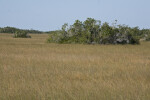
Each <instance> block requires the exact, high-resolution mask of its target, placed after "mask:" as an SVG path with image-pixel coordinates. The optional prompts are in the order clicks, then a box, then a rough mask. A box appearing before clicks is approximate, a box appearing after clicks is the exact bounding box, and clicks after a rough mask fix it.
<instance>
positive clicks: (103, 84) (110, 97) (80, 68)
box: [0, 34, 150, 100]
mask: <svg viewBox="0 0 150 100" xmlns="http://www.w3.org/2000/svg"><path fill="white" fill-rule="evenodd" d="M31 36H32V38H31V39H19V38H12V36H11V35H10V34H0V100H150V42H142V43H141V45H82V44H48V43H46V39H47V37H48V35H46V34H42V35H31Z"/></svg>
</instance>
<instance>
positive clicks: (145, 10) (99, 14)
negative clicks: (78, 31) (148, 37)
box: [0, 0, 150, 31]
mask: <svg viewBox="0 0 150 100" xmlns="http://www.w3.org/2000/svg"><path fill="white" fill-rule="evenodd" d="M149 5H150V0H0V27H6V26H11V27H17V28H21V29H35V30H40V31H52V30H59V29H61V26H62V25H63V24H64V23H68V24H70V25H71V24H73V23H74V21H75V20H77V19H78V20H81V21H85V20H86V19H87V18H89V17H90V18H94V19H96V20H101V21H102V23H103V22H108V23H110V25H111V23H113V22H114V21H115V20H118V24H125V25H129V26H130V27H136V26H139V28H141V29H142V28H148V29H150V6H149Z"/></svg>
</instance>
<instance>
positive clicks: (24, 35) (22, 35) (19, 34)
mask: <svg viewBox="0 0 150 100" xmlns="http://www.w3.org/2000/svg"><path fill="white" fill-rule="evenodd" d="M13 37H14V38H31V36H29V35H28V34H27V32H26V31H16V32H15V33H14V36H13Z"/></svg>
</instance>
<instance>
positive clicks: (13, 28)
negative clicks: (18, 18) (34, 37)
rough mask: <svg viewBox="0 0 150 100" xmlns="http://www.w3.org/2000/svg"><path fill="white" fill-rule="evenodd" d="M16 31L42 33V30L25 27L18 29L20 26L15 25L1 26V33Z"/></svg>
mask: <svg viewBox="0 0 150 100" xmlns="http://www.w3.org/2000/svg"><path fill="white" fill-rule="evenodd" d="M16 31H24V32H27V33H36V34H40V33H42V32H41V31H38V30H33V29H31V30H24V29H18V28H15V27H4V28H0V33H11V34H12V33H15V32H16Z"/></svg>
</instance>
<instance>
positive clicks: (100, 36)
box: [48, 18, 150, 44]
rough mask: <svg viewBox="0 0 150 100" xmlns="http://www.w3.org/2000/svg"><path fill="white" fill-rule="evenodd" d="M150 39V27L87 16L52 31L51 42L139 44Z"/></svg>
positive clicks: (49, 40) (49, 39)
mask: <svg viewBox="0 0 150 100" xmlns="http://www.w3.org/2000/svg"><path fill="white" fill-rule="evenodd" d="M140 39H143V40H150V29H142V30H141V29H139V28H138V27H133V28H132V27H129V26H126V25H117V20H116V21H115V22H114V23H113V24H112V25H109V24H108V23H107V22H105V23H103V24H102V23H101V21H100V20H95V19H93V18H87V19H86V20H85V21H84V22H82V21H79V20H76V21H75V23H74V24H73V25H70V26H69V25H68V24H64V25H63V26H62V30H59V31H53V32H51V34H50V36H49V38H48V42H50V43H82V44H139V40H140Z"/></svg>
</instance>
